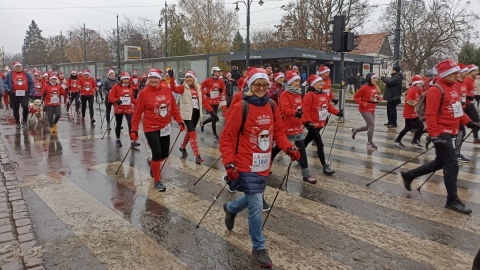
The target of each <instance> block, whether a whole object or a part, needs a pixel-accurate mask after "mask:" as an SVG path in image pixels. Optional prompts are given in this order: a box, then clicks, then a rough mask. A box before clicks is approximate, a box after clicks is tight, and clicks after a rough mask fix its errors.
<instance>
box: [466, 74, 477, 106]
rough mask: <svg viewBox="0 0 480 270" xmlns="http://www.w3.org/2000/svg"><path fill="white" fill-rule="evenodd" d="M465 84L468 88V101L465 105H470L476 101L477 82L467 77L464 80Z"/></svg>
mask: <svg viewBox="0 0 480 270" xmlns="http://www.w3.org/2000/svg"><path fill="white" fill-rule="evenodd" d="M463 84H464V85H465V87H466V88H467V101H466V102H465V103H466V104H467V105H469V104H470V103H472V101H473V100H475V95H476V94H477V91H475V80H474V79H472V78H470V77H468V76H467V77H465V79H463Z"/></svg>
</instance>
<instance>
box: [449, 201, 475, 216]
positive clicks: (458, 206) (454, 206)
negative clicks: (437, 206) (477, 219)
mask: <svg viewBox="0 0 480 270" xmlns="http://www.w3.org/2000/svg"><path fill="white" fill-rule="evenodd" d="M445 208H447V209H450V210H453V211H456V212H459V213H462V214H470V213H472V209H470V208H468V207H466V206H465V204H464V203H462V202H461V201H460V200H459V199H457V200H454V201H451V202H449V201H447V203H446V204H445Z"/></svg>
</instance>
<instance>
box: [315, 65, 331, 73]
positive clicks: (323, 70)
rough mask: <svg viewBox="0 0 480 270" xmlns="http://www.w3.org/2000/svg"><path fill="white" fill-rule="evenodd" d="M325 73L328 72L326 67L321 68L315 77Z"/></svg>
mask: <svg viewBox="0 0 480 270" xmlns="http://www.w3.org/2000/svg"><path fill="white" fill-rule="evenodd" d="M327 72H330V69H329V68H328V67H327V66H321V67H320V68H319V69H318V71H317V75H322V74H324V73H327Z"/></svg>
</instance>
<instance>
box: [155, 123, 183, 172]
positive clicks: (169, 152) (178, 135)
mask: <svg viewBox="0 0 480 270" xmlns="http://www.w3.org/2000/svg"><path fill="white" fill-rule="evenodd" d="M180 133H182V131H181V130H179V131H178V134H177V138H175V141H174V142H173V145H172V148H170V151H168V156H167V158H166V159H165V161H164V162H163V164H162V168H160V171H162V170H163V166H165V163H167V160H168V157H169V156H170V154H171V153H172V150H173V147H175V144H176V143H177V140H178V137H180Z"/></svg>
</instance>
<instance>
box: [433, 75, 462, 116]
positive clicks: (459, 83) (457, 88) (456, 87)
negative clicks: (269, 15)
mask: <svg viewBox="0 0 480 270" xmlns="http://www.w3.org/2000/svg"><path fill="white" fill-rule="evenodd" d="M428 88H430V86H429V87H428ZM428 88H427V89H428ZM452 88H453V90H455V91H457V93H458V94H459V95H460V102H462V107H463V108H464V109H465V106H466V102H467V87H466V86H465V84H464V83H463V81H458V80H457V81H456V82H455V84H454V85H453V86H452Z"/></svg>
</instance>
